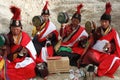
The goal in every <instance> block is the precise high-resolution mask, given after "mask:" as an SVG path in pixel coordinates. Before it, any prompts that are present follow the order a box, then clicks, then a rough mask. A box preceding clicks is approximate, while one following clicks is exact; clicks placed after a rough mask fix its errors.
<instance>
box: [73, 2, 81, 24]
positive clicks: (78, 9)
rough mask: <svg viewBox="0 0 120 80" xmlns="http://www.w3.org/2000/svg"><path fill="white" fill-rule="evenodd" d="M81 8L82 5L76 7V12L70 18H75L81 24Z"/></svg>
mask: <svg viewBox="0 0 120 80" xmlns="http://www.w3.org/2000/svg"><path fill="white" fill-rule="evenodd" d="M82 7H83V4H80V5H78V6H77V11H76V12H75V13H74V14H73V16H72V18H76V19H78V20H79V21H80V22H81V14H80V13H81V11H80V10H81V8H82Z"/></svg>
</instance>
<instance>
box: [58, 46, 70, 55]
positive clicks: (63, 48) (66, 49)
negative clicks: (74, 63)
mask: <svg viewBox="0 0 120 80" xmlns="http://www.w3.org/2000/svg"><path fill="white" fill-rule="evenodd" d="M61 51H66V52H72V49H71V48H70V47H64V46H61V47H60V48H59V50H58V53H59V52H61Z"/></svg>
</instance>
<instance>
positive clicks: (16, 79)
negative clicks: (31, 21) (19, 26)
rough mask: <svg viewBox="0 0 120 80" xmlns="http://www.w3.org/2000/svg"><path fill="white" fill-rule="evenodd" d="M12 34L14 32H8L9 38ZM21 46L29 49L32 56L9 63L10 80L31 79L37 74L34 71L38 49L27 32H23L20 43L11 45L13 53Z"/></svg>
mask: <svg viewBox="0 0 120 80" xmlns="http://www.w3.org/2000/svg"><path fill="white" fill-rule="evenodd" d="M10 36H12V34H8V37H9V38H10ZM20 46H22V47H25V48H26V49H27V50H28V54H29V55H30V57H23V58H16V59H15V60H13V61H12V62H10V63H9V64H8V65H7V74H8V78H9V79H10V80H22V79H30V78H33V77H35V76H36V74H35V71H34V68H35V65H36V63H35V60H36V50H35V48H34V45H33V43H32V41H31V39H30V37H29V36H28V34H26V33H25V32H22V38H21V42H20V44H18V45H12V46H11V48H10V49H11V53H12V52H15V51H16V49H17V48H18V47H20Z"/></svg>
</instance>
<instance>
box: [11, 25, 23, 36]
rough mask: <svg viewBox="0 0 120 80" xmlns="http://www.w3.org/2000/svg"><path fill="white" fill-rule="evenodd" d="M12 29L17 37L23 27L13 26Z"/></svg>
mask: <svg viewBox="0 0 120 80" xmlns="http://www.w3.org/2000/svg"><path fill="white" fill-rule="evenodd" d="M10 29H11V32H12V34H13V35H15V36H17V35H19V34H20V32H21V30H22V29H21V27H15V26H11V28H10Z"/></svg>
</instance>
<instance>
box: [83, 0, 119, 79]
mask: <svg viewBox="0 0 120 80" xmlns="http://www.w3.org/2000/svg"><path fill="white" fill-rule="evenodd" d="M110 12H111V4H110V3H109V2H108V3H106V11H105V13H104V14H103V15H102V16H101V19H100V22H101V26H100V27H98V28H97V29H96V30H94V31H93V38H94V40H95V41H94V44H93V46H92V47H91V48H90V49H89V50H88V51H87V53H86V56H85V57H84V59H83V62H82V64H94V65H97V66H98V68H97V69H96V71H95V72H96V74H97V75H98V76H109V77H112V78H113V74H114V73H115V71H116V70H117V68H118V67H119V66H120V39H119V37H118V33H117V31H116V30H115V29H113V28H112V27H111V25H110V24H111V15H110Z"/></svg>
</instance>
